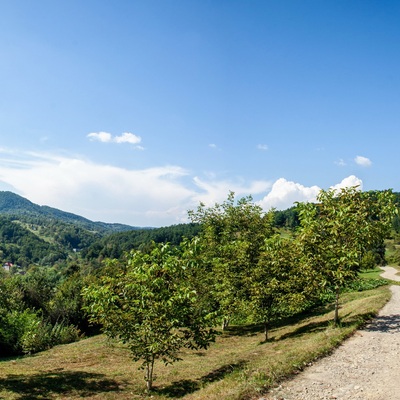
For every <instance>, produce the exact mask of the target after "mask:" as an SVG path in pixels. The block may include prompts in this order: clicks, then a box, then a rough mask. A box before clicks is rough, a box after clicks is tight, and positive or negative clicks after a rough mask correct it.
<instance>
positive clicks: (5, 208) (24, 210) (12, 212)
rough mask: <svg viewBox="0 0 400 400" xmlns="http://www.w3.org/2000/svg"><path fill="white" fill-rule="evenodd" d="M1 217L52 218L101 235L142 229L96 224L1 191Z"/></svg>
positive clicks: (120, 225)
mask: <svg viewBox="0 0 400 400" xmlns="http://www.w3.org/2000/svg"><path fill="white" fill-rule="evenodd" d="M0 215H3V216H13V217H17V218H18V219H19V218H23V217H40V218H51V219H56V220H59V221H62V222H64V223H67V224H73V225H76V226H79V227H81V228H83V229H87V230H90V231H95V232H98V233H100V234H105V233H113V232H124V231H130V230H135V229H141V228H138V227H133V226H130V225H124V224H118V223H107V222H100V221H96V222H94V221H91V220H89V219H87V218H84V217H82V216H80V215H76V214H73V213H70V212H66V211H62V210H59V209H57V208H53V207H49V206H40V205H38V204H35V203H32V202H31V201H30V200H28V199H26V198H25V197H22V196H20V195H18V194H15V193H13V192H10V191H0Z"/></svg>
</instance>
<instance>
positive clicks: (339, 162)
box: [335, 158, 347, 167]
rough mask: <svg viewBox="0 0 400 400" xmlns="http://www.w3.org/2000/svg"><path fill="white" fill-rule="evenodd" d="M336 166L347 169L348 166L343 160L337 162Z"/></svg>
mask: <svg viewBox="0 0 400 400" xmlns="http://www.w3.org/2000/svg"><path fill="white" fill-rule="evenodd" d="M335 164H336V165H338V166H339V167H345V166H346V165H347V164H346V162H345V161H344V160H343V158H339V160H337V161H335Z"/></svg>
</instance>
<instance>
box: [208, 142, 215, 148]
mask: <svg viewBox="0 0 400 400" xmlns="http://www.w3.org/2000/svg"><path fill="white" fill-rule="evenodd" d="M208 147H209V148H210V149H217V145H216V144H215V143H210V144H209V145H208Z"/></svg>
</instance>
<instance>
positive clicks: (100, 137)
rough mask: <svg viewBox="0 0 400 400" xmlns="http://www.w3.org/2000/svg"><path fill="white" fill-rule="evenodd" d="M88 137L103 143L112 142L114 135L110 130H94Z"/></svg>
mask: <svg viewBox="0 0 400 400" xmlns="http://www.w3.org/2000/svg"><path fill="white" fill-rule="evenodd" d="M87 137H88V138H89V139H90V140H92V141H95V140H97V141H99V142H103V143H110V142H112V135H111V133H108V132H92V133H89V134H88V135H87Z"/></svg>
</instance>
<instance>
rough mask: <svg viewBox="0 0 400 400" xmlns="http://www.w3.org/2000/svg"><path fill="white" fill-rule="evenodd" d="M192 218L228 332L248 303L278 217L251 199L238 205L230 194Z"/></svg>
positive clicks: (190, 213)
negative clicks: (256, 269) (252, 281)
mask: <svg viewBox="0 0 400 400" xmlns="http://www.w3.org/2000/svg"><path fill="white" fill-rule="evenodd" d="M189 217H190V218H191V220H192V222H195V223H199V224H200V225H201V228H202V230H201V233H200V234H199V237H200V240H201V242H202V248H203V257H204V259H205V260H206V264H207V265H208V267H207V268H208V270H209V273H210V274H211V275H212V278H213V286H212V287H213V291H214V294H215V298H216V300H217V302H218V304H219V308H220V311H221V313H222V315H223V317H224V318H223V328H225V327H226V326H227V324H228V322H229V319H230V318H231V317H232V316H233V315H234V314H235V313H237V312H238V311H239V310H241V309H243V308H244V307H245V306H246V305H247V303H248V300H249V285H248V277H249V276H250V275H251V271H252V269H253V268H254V266H256V265H257V263H258V260H259V257H260V253H261V251H262V248H263V245H264V240H265V238H267V237H269V236H271V235H272V233H273V231H274V228H273V221H274V216H273V214H272V213H264V212H263V211H262V209H261V207H259V206H258V205H255V204H254V203H252V198H251V197H250V196H249V197H244V198H241V199H239V200H238V201H237V202H235V194H234V193H233V192H230V193H229V196H228V199H227V200H226V201H225V202H224V203H222V204H215V206H214V207H209V208H207V207H206V206H205V205H204V204H200V206H199V207H198V208H197V210H196V211H190V212H189Z"/></svg>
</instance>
